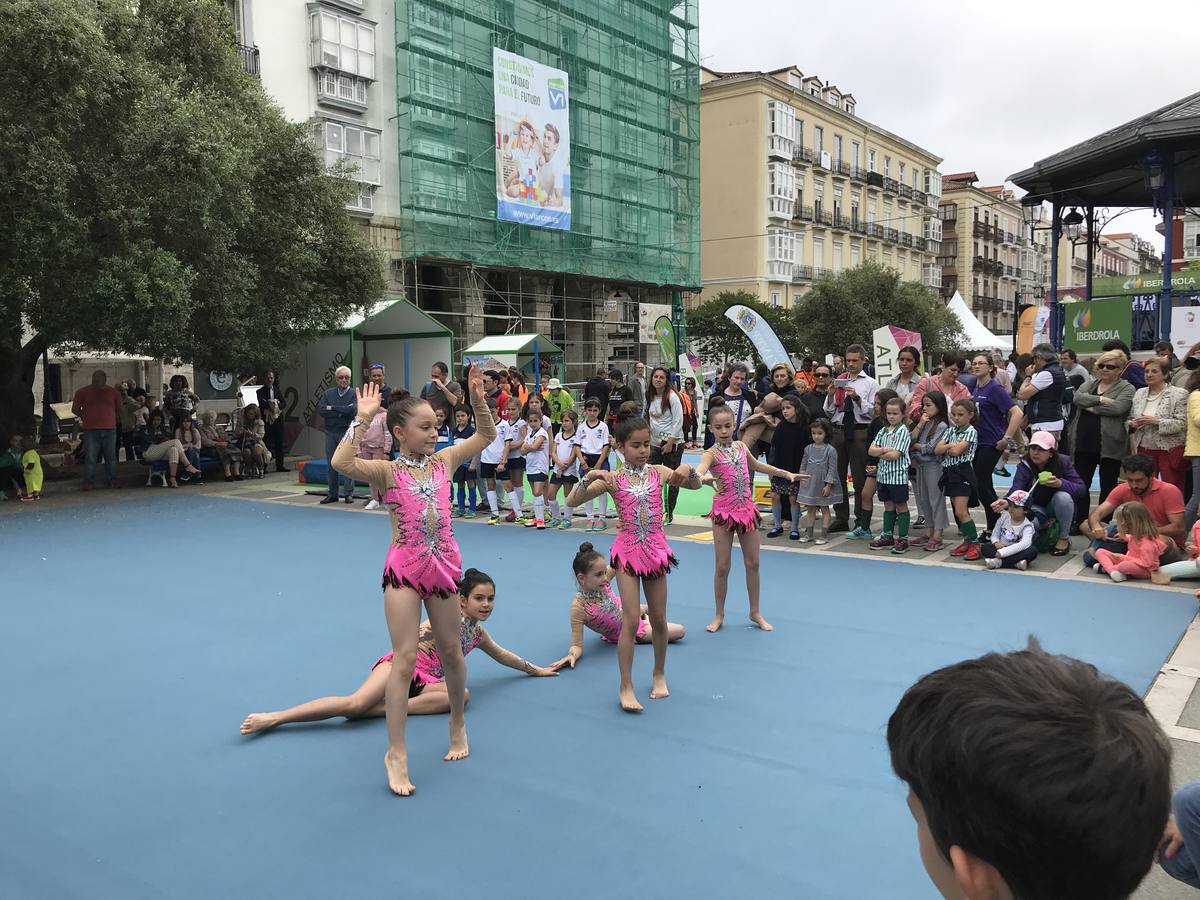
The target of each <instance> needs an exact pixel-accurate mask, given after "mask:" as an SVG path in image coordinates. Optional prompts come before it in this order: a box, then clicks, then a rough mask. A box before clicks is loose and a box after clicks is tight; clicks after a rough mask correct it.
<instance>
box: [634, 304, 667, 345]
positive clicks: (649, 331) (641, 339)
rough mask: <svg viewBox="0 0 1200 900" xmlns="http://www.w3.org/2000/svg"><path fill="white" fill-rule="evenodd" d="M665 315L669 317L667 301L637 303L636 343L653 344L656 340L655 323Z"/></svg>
mask: <svg viewBox="0 0 1200 900" xmlns="http://www.w3.org/2000/svg"><path fill="white" fill-rule="evenodd" d="M663 316H666V317H667V318H668V319H669V318H671V304H669V303H639V304H638V343H639V344H653V343H654V342H655V341H657V340H658V335H657V333H656V332H655V330H654V328H655V323H656V322H657V321H658V320H659V319H661V318H662V317H663Z"/></svg>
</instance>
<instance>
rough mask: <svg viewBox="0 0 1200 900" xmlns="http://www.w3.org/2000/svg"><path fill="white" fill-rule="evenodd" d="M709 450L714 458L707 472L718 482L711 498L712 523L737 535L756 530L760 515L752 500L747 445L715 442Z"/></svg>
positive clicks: (752, 486)
mask: <svg viewBox="0 0 1200 900" xmlns="http://www.w3.org/2000/svg"><path fill="white" fill-rule="evenodd" d="M710 452H711V453H712V460H713V461H712V467H711V468H710V470H709V471H711V472H712V474H713V477H714V478H716V479H717V480H718V481H719V482H720V490H718V491H717V493H716V495H715V496H714V497H713V505H712V512H710V513H709V518H710V519H712V521H713V524H714V525H720V526H721V527H722V528H724V529H726V530H727V531H732V532H735V533H737V534H742V533H744V532H747V531H753V530H755V529H756V528H758V525H759V523H760V522H761V521H762V514H761V513H759V511H758V505H757V504H756V503H755V502H754V479H753V477H752V476H751V475H750V461H749V458H748V457H747V455H746V448H745V447H744V446H743V445H742V444H741V442H739V441H735V442H734V443H733V444H731V445H730V446H728V447H721V446H720V445H714V446H713V447H712V449H711V451H710Z"/></svg>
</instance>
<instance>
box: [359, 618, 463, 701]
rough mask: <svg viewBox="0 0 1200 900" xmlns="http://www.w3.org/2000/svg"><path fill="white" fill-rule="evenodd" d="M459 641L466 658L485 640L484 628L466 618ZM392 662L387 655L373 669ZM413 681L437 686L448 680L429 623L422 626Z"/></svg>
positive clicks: (459, 631) (390, 656)
mask: <svg viewBox="0 0 1200 900" xmlns="http://www.w3.org/2000/svg"><path fill="white" fill-rule="evenodd" d="M458 640H459V643H460V644H461V645H462V653H463V656H466V655H467V654H468V653H470V652H471V651H472V650H474V649H475V648H476V647H478V646H479V642H480V641H481V640H483V626H481V625H480V624H479V623H478V622H476V621H475V620H473V619H466V618H464V619H463V620H462V624H461V625H460V626H459V629H458ZM391 661H392V654H391V653H385V654H384V655H383V656H381V657H379V659H378V660H376V661H375V665H373V666H371V668H372V669H375V668H378V667H379V666H381V665H382V664H383V663H385V662H391ZM412 680H413V684H420V685H425V684H436V683H437V682H440V681H445V680H446V674H445V673H444V672H443V671H442V661H441V659H440V658H439V657H438V652H437V645H436V644H435V643H434V642H433V632H432V630H431V629H430V628H429V623H428V622H424V623H422V625H421V636H420V638H419V640H418V642H417V659H416V662H415V663H414V665H413V677H412Z"/></svg>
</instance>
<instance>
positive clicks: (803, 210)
mask: <svg viewBox="0 0 1200 900" xmlns="http://www.w3.org/2000/svg"><path fill="white" fill-rule="evenodd" d="M795 218H797V219H799V220H800V221H801V222H811V221H813V208H812V207H811V206H801V205H800V204H799V203H797V204H796V213H795Z"/></svg>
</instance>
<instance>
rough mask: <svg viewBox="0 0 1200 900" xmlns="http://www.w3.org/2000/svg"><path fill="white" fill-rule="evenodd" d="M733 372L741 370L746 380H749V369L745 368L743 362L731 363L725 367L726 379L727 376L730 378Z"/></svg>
mask: <svg viewBox="0 0 1200 900" xmlns="http://www.w3.org/2000/svg"><path fill="white" fill-rule="evenodd" d="M734 372H741V373H742V374H743V375H745V376H746V379H747V380H749V378H750V370H749V369H748V368H746V366H745V365H744V364H742V363H732V364H731V365H729V366H728V367H727V368H726V369H725V378H726V380H728V379H729V378H732V377H733V373H734Z"/></svg>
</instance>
